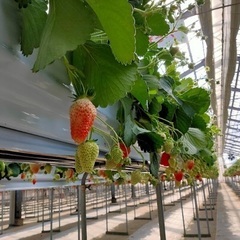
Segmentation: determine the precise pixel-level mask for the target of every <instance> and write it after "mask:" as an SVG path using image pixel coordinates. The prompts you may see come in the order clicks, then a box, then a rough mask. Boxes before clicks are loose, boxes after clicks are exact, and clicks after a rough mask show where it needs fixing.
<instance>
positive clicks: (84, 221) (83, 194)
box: [80, 173, 88, 240]
mask: <svg viewBox="0 0 240 240" xmlns="http://www.w3.org/2000/svg"><path fill="white" fill-rule="evenodd" d="M87 175H88V173H84V174H83V177H82V181H81V194H80V196H81V198H80V200H81V201H80V202H81V204H80V208H81V217H82V221H81V229H82V240H87V212H86V185H85V182H86V179H87Z"/></svg>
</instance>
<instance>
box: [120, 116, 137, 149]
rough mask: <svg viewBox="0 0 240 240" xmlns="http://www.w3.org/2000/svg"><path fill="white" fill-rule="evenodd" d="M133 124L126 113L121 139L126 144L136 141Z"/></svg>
mask: <svg viewBox="0 0 240 240" xmlns="http://www.w3.org/2000/svg"><path fill="white" fill-rule="evenodd" d="M134 126H135V123H134V122H133V121H132V119H131V116H130V115H128V116H127V117H126V119H125V128H124V135H123V140H124V142H125V144H126V146H130V145H132V144H133V143H135V142H136V135H135V134H134V133H133V131H132V129H133V128H134Z"/></svg>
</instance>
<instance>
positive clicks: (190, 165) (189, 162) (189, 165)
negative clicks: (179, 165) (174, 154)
mask: <svg viewBox="0 0 240 240" xmlns="http://www.w3.org/2000/svg"><path fill="white" fill-rule="evenodd" d="M186 167H187V169H189V170H192V169H193V167H194V160H188V161H187V162H186Z"/></svg>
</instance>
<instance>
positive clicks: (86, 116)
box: [70, 98, 97, 144]
mask: <svg viewBox="0 0 240 240" xmlns="http://www.w3.org/2000/svg"><path fill="white" fill-rule="evenodd" d="M96 116H97V110H96V107H95V106H94V105H93V104H92V102H91V101H90V100H89V99H88V98H80V99H78V100H77V101H75V102H74V103H73V104H72V106H71V107H70V130H71V137H72V139H73V140H74V141H75V142H76V143H78V144H80V143H83V142H84V141H85V140H86V138H87V136H88V133H89V131H90V130H91V128H92V125H93V122H94V119H95V118H96Z"/></svg>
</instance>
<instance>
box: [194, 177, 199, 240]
mask: <svg viewBox="0 0 240 240" xmlns="http://www.w3.org/2000/svg"><path fill="white" fill-rule="evenodd" d="M195 186H196V185H195V181H194V182H193V197H194V203H195V209H196V219H197V229H198V239H199V240H201V228H200V221H199V215H198V204H197V196H196V188H195Z"/></svg>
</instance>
